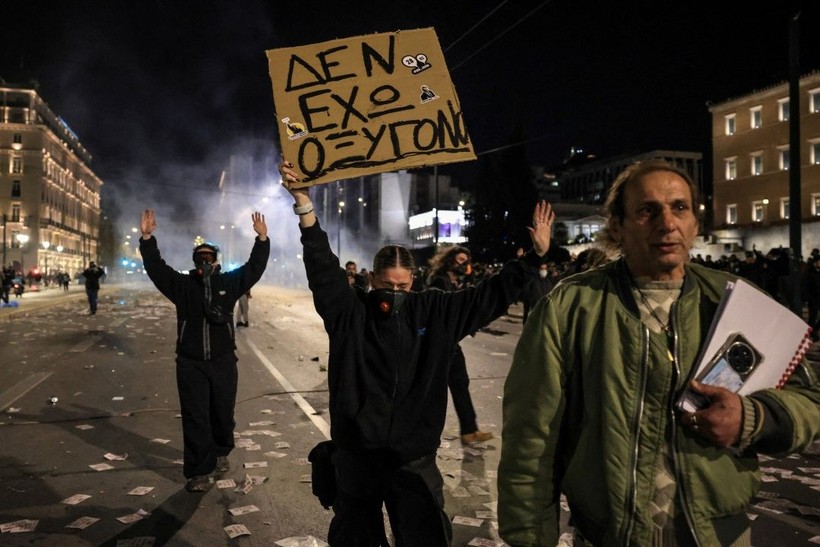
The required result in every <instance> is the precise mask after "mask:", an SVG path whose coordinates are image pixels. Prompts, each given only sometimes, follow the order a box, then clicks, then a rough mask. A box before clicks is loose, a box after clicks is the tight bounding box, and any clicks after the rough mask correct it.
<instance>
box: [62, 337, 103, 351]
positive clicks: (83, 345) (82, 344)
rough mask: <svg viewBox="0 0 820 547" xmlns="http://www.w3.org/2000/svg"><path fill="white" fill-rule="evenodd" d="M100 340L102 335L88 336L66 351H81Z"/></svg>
mask: <svg viewBox="0 0 820 547" xmlns="http://www.w3.org/2000/svg"><path fill="white" fill-rule="evenodd" d="M100 340H102V336H92V337H90V338H86V339H85V340H83V341H82V342H80V343H79V344H77V345H76V346H74V347H73V348H71V349H70V350H68V351H70V352H73V353H80V352H83V351H85V350H87V349H88V348H90V347H91V346H92V345H94V344H96V343H97V342H99V341H100Z"/></svg>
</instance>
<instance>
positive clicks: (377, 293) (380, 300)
mask: <svg viewBox="0 0 820 547" xmlns="http://www.w3.org/2000/svg"><path fill="white" fill-rule="evenodd" d="M367 297H368V298H369V299H370V302H371V303H372V304H373V307H374V308H375V309H376V310H377V311H378V312H379V314H380V315H382V316H383V317H389V316H391V315H394V314H397V313H399V309H401V307H402V305H404V301H405V300H407V292H406V291H394V290H393V289H373V290H372V291H370V292H369V293H367Z"/></svg>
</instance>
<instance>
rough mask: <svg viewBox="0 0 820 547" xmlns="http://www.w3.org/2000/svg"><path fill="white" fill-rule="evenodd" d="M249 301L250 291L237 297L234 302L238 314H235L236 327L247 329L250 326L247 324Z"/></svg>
mask: <svg viewBox="0 0 820 547" xmlns="http://www.w3.org/2000/svg"><path fill="white" fill-rule="evenodd" d="M250 299H251V291H247V292H246V293H244V294H243V295H242V296H240V297H239V300H237V301H236V304H237V308H238V310H239V311H238V313H237V319H238V320H237V322H236V326H237V327H248V326H250V325H249V323H248V307H249V305H250V302H249V300H250Z"/></svg>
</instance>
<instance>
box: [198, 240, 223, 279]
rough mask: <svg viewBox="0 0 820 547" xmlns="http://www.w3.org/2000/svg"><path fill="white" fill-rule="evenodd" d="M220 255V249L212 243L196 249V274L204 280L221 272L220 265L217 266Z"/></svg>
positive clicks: (203, 244)
mask: <svg viewBox="0 0 820 547" xmlns="http://www.w3.org/2000/svg"><path fill="white" fill-rule="evenodd" d="M218 253H219V247H217V246H216V245H213V244H211V243H202V244H201V245H197V246H196V247H194V252H193V257H192V258H193V259H194V268H195V269H196V274H197V275H198V276H200V277H202V278H203V279H205V278H208V277H210V276H211V274H213V273H214V272H218V271H219V265H218V264H215V263H216V261H217V257H218Z"/></svg>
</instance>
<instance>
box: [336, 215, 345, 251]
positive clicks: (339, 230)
mask: <svg viewBox="0 0 820 547" xmlns="http://www.w3.org/2000/svg"><path fill="white" fill-rule="evenodd" d="M344 212H345V202H344V201H340V202H339V223H338V224H337V225H336V254H337V255H339V261H341V260H342V217H343V215H344Z"/></svg>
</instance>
